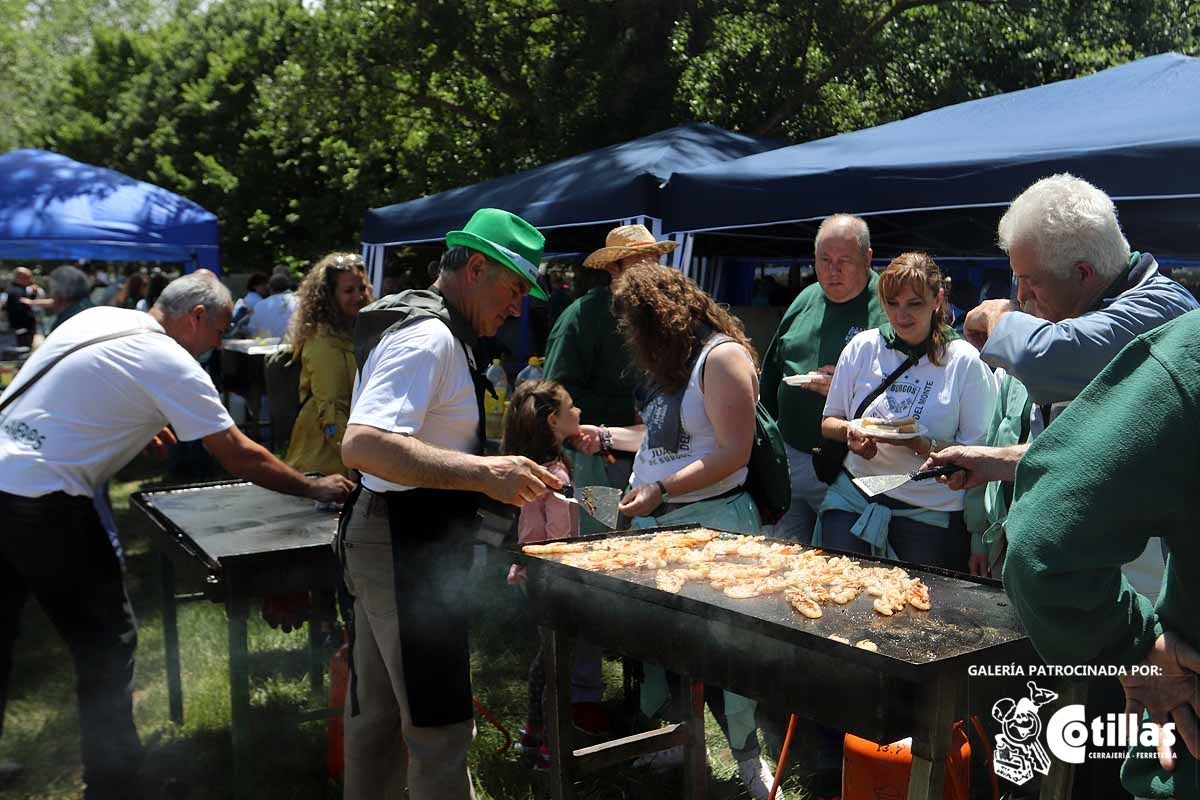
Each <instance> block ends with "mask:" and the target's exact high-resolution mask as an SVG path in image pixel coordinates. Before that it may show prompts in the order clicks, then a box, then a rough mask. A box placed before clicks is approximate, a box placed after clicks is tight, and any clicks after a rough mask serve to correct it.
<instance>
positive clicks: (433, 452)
mask: <svg viewBox="0 0 1200 800" xmlns="http://www.w3.org/2000/svg"><path fill="white" fill-rule="evenodd" d="M342 462H343V463H344V464H345V465H346V466H347V467H350V468H351V469H356V470H358V471H359V472H365V473H368V474H370V475H374V476H376V477H377V478H381V479H383V480H385V481H388V482H390V483H397V484H400V485H401V486H415V487H421V488H436V489H458V490H462V491H480V490H481V488H482V486H483V482H484V481H483V475H484V472H485V471H486V466H485V464H484V461H483V459H482V458H480V457H479V456H474V455H471V454H469V453H458V452H455V451H453V450H444V449H442V448H440V447H434V446H433V445H429V444H426V443H425V442H422V441H420V440H418V439H416V438H415V437H412V436H406V435H404V434H400V433H387V432H385V431H381V430H379V429H378V428H372V427H370V426H367V425H350V426H349V427H347V429H346V437H345V439H344V440H343V442H342Z"/></svg>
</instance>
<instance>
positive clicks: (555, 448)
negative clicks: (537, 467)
mask: <svg viewBox="0 0 1200 800" xmlns="http://www.w3.org/2000/svg"><path fill="white" fill-rule="evenodd" d="M566 398H567V390H566V389H564V388H563V385H562V384H561V383H559V382H558V381H547V380H531V381H525V382H524V383H522V384H521V385H520V386H518V387H517V390H516V391H515V392H513V395H512V397H511V398H510V400H509V403H508V409H507V410H506V411H505V412H504V438H503V439H501V443H500V452H502V453H504V454H505V455H514V456H525V457H526V458H528V459H530V460H532V461H536V462H537V463H539V464H547V463H549V462H551V461H554V460H556V459H561V460H562V461H563V463H564V464H566V463H567V459H566V458H565V457H564V455H563V448H562V445H560V444H559V443H558V440H557V439H556V438H555V436H554V431H552V430H551V429H550V415H551V414H553V413H554V412H556V411H558V410H559V408H561V407H562V403H563V401H564V400H565V399H566ZM570 469H571V468H570V465H568V466H567V470H568V472H569V471H570Z"/></svg>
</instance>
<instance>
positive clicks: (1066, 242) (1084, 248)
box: [998, 172, 1130, 280]
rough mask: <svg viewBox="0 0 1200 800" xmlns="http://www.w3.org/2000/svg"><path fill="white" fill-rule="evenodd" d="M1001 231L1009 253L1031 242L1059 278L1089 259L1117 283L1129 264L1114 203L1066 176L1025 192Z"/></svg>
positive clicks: (1045, 265) (1044, 181)
mask: <svg viewBox="0 0 1200 800" xmlns="http://www.w3.org/2000/svg"><path fill="white" fill-rule="evenodd" d="M998 233H999V241H1000V249H1001V250H1003V251H1004V252H1005V253H1008V252H1010V251H1011V249H1012V247H1013V246H1014V245H1017V244H1020V243H1022V242H1027V243H1029V244H1031V245H1032V246H1033V248H1034V249H1035V251H1036V252H1037V262H1038V265H1039V267H1041V268H1044V269H1047V270H1049V271H1050V272H1051V273H1052V274H1054V275H1056V276H1057V277H1060V278H1063V277H1066V276H1067V275H1069V274H1070V272H1071V270H1072V269H1073V268H1074V267H1075V265H1076V264H1079V263H1080V262H1083V261H1086V262H1087V263H1089V264H1091V265H1092V266H1093V267H1095V268H1096V272H1097V273H1098V274H1099V275H1100V276H1101V277H1103V278H1107V279H1109V280H1112V279H1115V278H1116V277H1117V276H1118V275H1120V274H1121V270H1123V269H1125V267H1126V266H1127V265H1128V264H1129V255H1130V253H1129V241H1128V240H1127V239H1126V238H1125V234H1124V233H1122V232H1121V226H1120V224H1118V223H1117V209H1116V206H1114V205H1113V201H1112V199H1111V198H1110V197H1109V196H1108V195H1107V194H1105V193H1104V192H1102V191H1100V190H1099V189H1097V188H1096V187H1095V186H1093V185H1092V184H1090V183H1088V182H1087V181H1085V180H1083V179H1082V178H1076V177H1075V176H1074V175H1070V174H1068V173H1065V172H1063V173H1059V174H1058V175H1051V176H1050V177H1049V178H1042V179H1041V180H1040V181H1038V182H1037V183H1035V184H1033V185H1032V186H1030V187H1029V188H1028V189H1026V190H1025V191H1023V192H1021V194H1020V196H1018V197H1017V199H1016V200H1013V201H1012V205H1010V206H1009V207H1008V210H1007V211H1005V212H1004V216H1003V217H1001V218H1000V228H999V231H998Z"/></svg>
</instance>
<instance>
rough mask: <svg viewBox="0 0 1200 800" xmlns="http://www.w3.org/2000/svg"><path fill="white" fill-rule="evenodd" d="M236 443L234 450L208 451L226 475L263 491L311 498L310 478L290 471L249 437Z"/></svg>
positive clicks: (311, 486)
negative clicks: (267, 490) (261, 488)
mask: <svg viewBox="0 0 1200 800" xmlns="http://www.w3.org/2000/svg"><path fill="white" fill-rule="evenodd" d="M239 439H240V441H239V442H238V446H237V449H236V450H232V451H223V450H213V448H209V449H210V451H212V452H213V455H214V456H215V457H216V459H217V461H219V462H220V464H221V466H222V467H224V468H225V471H226V472H228V473H230V474H231V475H233V476H235V477H238V478H241V479H243V480H247V481H250V482H251V483H254V484H257V485H258V486H261V487H263V488H264V489H270V490H272V491H275V492H282V493H284V494H292V495H297V496H298V497H312V496H313V481H312V480H311V479H310V478H307V477H305V476H304V474H303V473H301V472H299V471H298V470H295V469H293V468H292V467H289V466H288V465H287V464H285V463H283V462H282V461H280V460H279V459H278V458H276V457H275V456H274V455H272V454H271V453H270V451H268V450H267V449H266V448H265V447H263V446H262V445H260V444H258V443H257V442H255V441H253V440H251V439H249V438H248V437H245V436H241V437H239Z"/></svg>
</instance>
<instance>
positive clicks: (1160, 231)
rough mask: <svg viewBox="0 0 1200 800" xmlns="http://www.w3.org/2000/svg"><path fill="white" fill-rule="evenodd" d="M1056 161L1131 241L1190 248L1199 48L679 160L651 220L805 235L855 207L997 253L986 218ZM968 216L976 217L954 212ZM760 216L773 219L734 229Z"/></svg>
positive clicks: (896, 229)
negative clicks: (728, 156) (1107, 199)
mask: <svg viewBox="0 0 1200 800" xmlns="http://www.w3.org/2000/svg"><path fill="white" fill-rule="evenodd" d="M1063 171H1068V172H1071V173H1074V174H1075V175H1078V176H1079V177H1082V178H1085V179H1087V180H1089V181H1091V182H1092V183H1094V184H1096V185H1097V186H1099V187H1100V188H1102V189H1103V190H1104V191H1106V192H1107V193H1108V194H1109V195H1110V196H1112V197H1113V199H1114V200H1116V201H1117V202H1118V208H1119V211H1120V215H1121V221H1122V225H1123V227H1124V228H1125V230H1126V234H1127V235H1128V236H1129V238H1130V242H1131V244H1133V245H1134V247H1135V248H1136V247H1142V248H1145V249H1148V250H1152V251H1153V252H1154V253H1155V254H1156V255H1168V254H1173V255H1176V256H1182V257H1189V256H1190V257H1195V256H1196V255H1200V235H1198V234H1200V228H1198V225H1197V220H1198V219H1200V213H1198V211H1200V59H1197V58H1189V57H1186V56H1182V55H1178V54H1176V53H1167V54H1164V55H1159V56H1154V57H1152V58H1146V59H1142V60H1140V61H1135V62H1132V63H1129V64H1124V65H1122V66H1119V67H1113V68H1111V69H1107V70H1104V71H1102V72H1098V73H1096V74H1094V75H1089V76H1087V77H1083V78H1077V79H1074V80H1067V81H1060V82H1058V83H1052V84H1047V85H1045V86H1039V87H1036V88H1032V89H1026V90H1022V91H1017V92H1011V93H1009V94H1004V95H998V96H995V97H988V98H984V99H981V100H973V101H970V102H966V103H961V104H958V105H955V106H950V107H947V108H942V109H938V110H936V111H930V112H928V113H925V114H920V115H918V116H915V117H911V118H909V119H904V120H900V121H898V122H893V123H889V124H887V125H880V126H878V127H874V128H869V129H866V130H861V131H856V132H854V133H847V134H842V135H840V136H833V137H829V138H827V139H821V140H817V141H813V142H807V143H804V144H798V145H794V146H791V147H785V148H780V149H777V150H773V151H771V152H768V153H763V154H760V155H752V156H748V157H746V158H741V159H738V160H736V161H727V162H723V163H720V164H714V165H710V166H708V167H704V168H701V169H695V170H681V171H678V172H676V174H675V175H674V176H672V178H671V181H670V185H669V186H668V188H667V191H666V192H665V195H666V200H667V202H666V211H665V212H664V214H665V216H664V221H663V223H664V229H665V230H667V231H671V232H676V233H679V232H707V233H708V236H709V237H715V238H717V239H719V238H721V237H723V236H729V237H737V236H742V235H752V236H755V237H759V236H763V235H765V234H768V233H784V232H786V231H790V232H791V233H792V235H793V236H795V234H796V233H797V232H798V231H803V232H804V233H805V234H806V235H807V239H808V242H809V243H811V228H812V224H813V223H815V221H817V220H819V219H821V218H822V217H825V216H828V215H829V214H832V213H835V212H850V213H856V214H860V215H864V216H866V217H868V219H869V221H870V222H871V225H872V234H873V238H874V236H875V234H876V229H877V226H876V221H878V222H879V223H880V224H879V226H878V229H879V231H880V232H881V233H887V234H890V235H892V236H893V239H894V241H895V247H894V248H892V249H912V248H922V249H927V250H930V251H931V252H934V253H935V254H939V253H946V252H948V251H949V252H952V253H953V252H957V254H959V255H968V254H974V255H978V254H980V253H983V252H989V251H990V252H992V253H994V254H996V255H998V253H996V251H995V249H994V246H993V245H992V243H993V242H994V241H995V218H997V217H998V216H999V214H1000V213H1001V212H1002V210H1003V208H1004V207H1005V206H1007V205H1008V203H1009V202H1010V201H1011V200H1012V198H1013V197H1015V196H1016V195H1017V194H1019V193H1020V192H1021V191H1022V190H1023V189H1025V188H1026V187H1027V186H1028V185H1029V184H1031V183H1033V182H1034V181H1036V180H1037V179H1039V178H1042V177H1045V176H1047V175H1050V174H1053V173H1056V172H1063ZM972 218H974V219H975V220H976V222H977V223H979V224H975V225H972V224H970V223H964V221H966V220H969V219H972ZM935 221H936V224H931V223H934V222H935ZM759 226H774V227H773V228H772V227H766V228H760V229H759V230H756V231H753V232H749V231H741V232H740V233H739V232H738V230H737V229H741V228H748V227H759ZM930 231H932V233H931V235H930V236H928V237H923V236H922V234H923V232H930ZM956 237H957V239H956ZM795 238H797V239H799V238H804V237H799V236H795ZM730 241H732V238H730V239H728V240H727V242H726V243H727V245H728V243H729V242H730ZM943 245H944V246H943ZM809 246H811V244H810V245H809ZM796 249H797V250H798V249H799V246H798V245H796ZM876 251H877V252H876V254H877V255H879V254H880V253H879V247H878V246H877V247H876Z"/></svg>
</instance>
